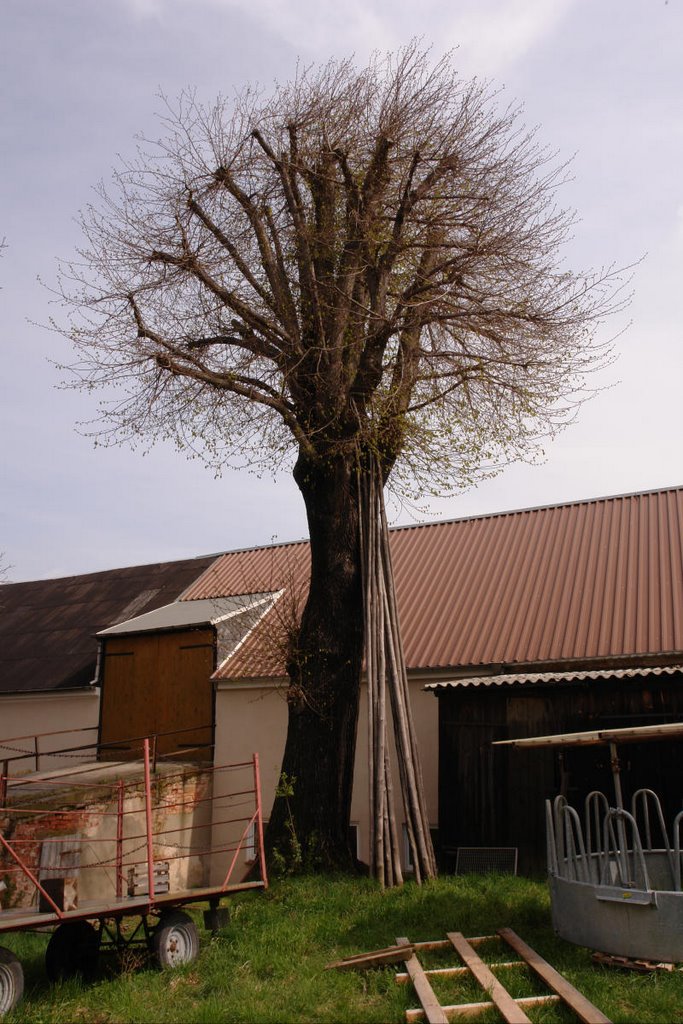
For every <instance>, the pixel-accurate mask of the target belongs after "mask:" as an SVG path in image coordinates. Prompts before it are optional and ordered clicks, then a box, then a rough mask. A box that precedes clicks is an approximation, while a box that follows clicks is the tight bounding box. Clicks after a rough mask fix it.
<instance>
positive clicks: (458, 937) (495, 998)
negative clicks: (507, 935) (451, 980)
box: [448, 932, 531, 1024]
mask: <svg viewBox="0 0 683 1024" xmlns="http://www.w3.org/2000/svg"><path fill="white" fill-rule="evenodd" d="M448 939H449V941H450V942H451V943H452V944H453V946H454V948H455V949H456V950H457V952H458V953H459V954H460V956H461V957H462V959H463V961H464V963H465V964H466V966H467V967H469V969H470V971H471V972H472V974H473V975H474V977H475V978H476V979H477V981H478V982H479V984H480V985H481V987H482V988H483V989H484V991H485V992H487V993H488V995H489V996H490V997H491V1000H492V1002H493V1003H494V1005H495V1006H496V1009H497V1010H498V1012H499V1013H500V1015H501V1016H502V1018H503V1020H504V1021H506V1024H531V1021H530V1020H529V1018H528V1017H527V1015H526V1014H525V1012H524V1010H522V1008H521V1007H520V1006H519V1005H518V1004H517V1003H516V1002H515V1000H514V999H513V998H512V996H511V995H510V993H509V992H508V990H507V989H506V988H504V986H503V985H501V983H500V982H499V981H498V978H497V977H496V976H495V974H494V973H493V971H492V970H491V969H490V968H489V967H487V965H486V964H485V963H484V961H483V960H482V959H481V957H479V956H477V954H476V953H475V951H474V949H473V948H472V946H471V945H470V944H469V942H468V941H467V939H466V938H465V936H464V935H463V934H462V932H448Z"/></svg>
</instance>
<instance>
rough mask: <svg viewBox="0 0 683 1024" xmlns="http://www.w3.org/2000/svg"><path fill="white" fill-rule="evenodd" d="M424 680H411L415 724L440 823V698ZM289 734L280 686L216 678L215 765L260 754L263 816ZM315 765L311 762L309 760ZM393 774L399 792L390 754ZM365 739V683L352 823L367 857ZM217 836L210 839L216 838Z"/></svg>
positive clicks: (432, 808) (431, 804) (399, 812)
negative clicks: (425, 689) (437, 698)
mask: <svg viewBox="0 0 683 1024" xmlns="http://www.w3.org/2000/svg"><path fill="white" fill-rule="evenodd" d="M423 686H424V683H423V682H422V681H419V682H417V681H412V682H411V683H410V693H411V702H412V707H413V715H414V719H415V729H416V732H417V737H418V744H419V749H420V753H421V757H422V770H423V775H424V784H425V792H426V798H427V806H428V810H429V821H430V825H431V826H432V827H436V826H437V824H438V788H437V776H438V703H437V701H436V699H435V697H434V695H433V694H431V693H426V692H425V691H424V690H423ZM286 735H287V702H286V700H285V696H284V689H283V688H282V687H276V686H273V685H272V684H269V683H263V684H259V683H248V684H244V683H232V682H225V683H219V684H218V687H217V691H216V764H226V763H234V762H238V761H245V760H248V759H249V758H250V757H251V756H252V754H253V753H254V752H257V753H258V754H259V760H260V765H261V785H262V795H263V815H264V818H265V819H266V820H267V819H268V817H269V815H270V811H271V807H272V804H273V797H274V792H275V787H276V785H277V782H278V779H279V777H280V767H281V764H282V755H283V752H284V748H285V738H286ZM311 770H312V771H314V770H315V765H311ZM393 778H394V786H395V791H396V793H397V794H398V793H399V775H398V767H397V765H396V761H395V758H394V765H393ZM368 799H369V794H368V744H367V691H366V688H365V686H363V691H362V694H361V708H360V716H359V724H358V742H357V745H356V762H355V775H354V788H353V797H352V803H351V822H352V824H355V825H357V826H358V833H359V835H358V839H359V843H358V853H359V856H360V859H361V860H364V861H367V860H368V857H369V850H368ZM396 817H397V821H398V822H399V827H401V826H402V823H403V821H404V816H403V808H402V807H401V805H400V798H399V801H398V806H397V807H396ZM215 842H216V838H214V843H215Z"/></svg>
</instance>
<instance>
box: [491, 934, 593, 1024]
mask: <svg viewBox="0 0 683 1024" xmlns="http://www.w3.org/2000/svg"><path fill="white" fill-rule="evenodd" d="M498 934H499V935H500V937H501V938H502V939H504V940H505V942H507V944H508V945H509V946H511V947H512V949H514V951H515V953H517V955H518V956H521V957H522V958H523V959H524V960H526V962H527V963H528V965H529V967H530V968H531V969H532V971H534V972H535V973H536V974H537V975H538V977H539V978H541V980H542V981H544V982H545V984H546V985H547V986H548V988H551V989H552V990H553V992H556V993H557V994H558V996H559V997H560V998H561V999H562V1000H563V1001H564V1002H565V1003H566V1004H567V1006H569V1007H570V1008H571V1009H572V1010H573V1011H574V1013H575V1014H576V1015H577V1017H578V1018H579V1020H580V1021H582V1022H583V1024H611V1022H610V1019H609V1017H606V1016H605V1014H604V1013H602V1011H601V1010H598V1008H597V1006H594V1005H593V1003H591V1002H590V1000H588V999H586V997H585V996H584V995H582V993H581V992H579V990H578V989H576V988H574V986H573V985H572V984H571V983H570V982H568V981H567V979H566V978H564V977H563V976H562V975H561V974H560V973H559V971H556V970H555V968H554V967H552V966H551V965H550V964H549V963H548V961H547V960H544V959H543V957H542V956H540V955H539V954H538V953H537V952H536V950H535V949H532V948H531V946H527V944H526V942H524V940H523V939H520V937H519V935H517V934H516V932H513V930H512V929H511V928H499V929H498Z"/></svg>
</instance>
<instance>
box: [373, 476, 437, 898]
mask: <svg viewBox="0 0 683 1024" xmlns="http://www.w3.org/2000/svg"><path fill="white" fill-rule="evenodd" d="M360 476H361V486H360V493H361V516H360V523H361V527H360V529H361V550H362V559H363V573H364V578H363V592H364V602H365V662H366V672H367V691H368V755H369V762H370V771H369V778H370V799H369V805H370V862H371V864H370V866H371V872H372V874H373V875H374V876H375V877H376V878H377V879H378V880H379V882H380V885H382V886H385V885H386V886H392V885H401V884H402V883H403V873H402V870H401V857H400V836H399V832H398V829H397V826H396V817H395V808H394V794H393V783H392V776H391V762H390V757H389V744H388V740H387V699H386V694H387V690H388V693H389V701H388V706H389V708H390V711H391V718H392V723H393V731H394V745H395V749H396V755H397V760H398V765H399V778H400V783H401V795H402V798H403V810H404V816H405V823H406V832H407V835H408V844H409V847H410V854H411V860H412V864H413V869H414V872H415V879H416V881H417V882H421V881H422V880H423V879H425V878H433V877H434V876H435V875H436V858H435V856H434V849H433V847H432V842H431V836H430V832H429V819H428V816H427V809H426V801H425V797H424V786H423V782H422V769H421V766H420V758H419V752H418V749H417V741H416V736H415V727H414V723H413V718H412V713H411V707H410V694H409V690H408V677H407V673H406V667H405V658H404V654H403V644H402V642H401V629H400V622H399V616H398V605H397V602H396V592H395V588H394V578H393V568H392V562H391V552H390V548H389V528H388V524H387V518H386V512H385V508H384V496H383V481H382V476H381V470H380V468H379V464H378V462H377V460H376V459H373V462H372V466H371V467H370V471H367V470H366V472H364V473H362V474H360Z"/></svg>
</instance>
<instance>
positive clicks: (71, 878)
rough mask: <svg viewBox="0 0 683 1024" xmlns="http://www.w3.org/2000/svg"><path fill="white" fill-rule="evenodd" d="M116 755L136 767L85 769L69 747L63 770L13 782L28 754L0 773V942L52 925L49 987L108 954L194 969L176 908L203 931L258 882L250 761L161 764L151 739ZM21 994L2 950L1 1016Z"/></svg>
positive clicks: (170, 757) (256, 804)
mask: <svg viewBox="0 0 683 1024" xmlns="http://www.w3.org/2000/svg"><path fill="white" fill-rule="evenodd" d="M195 731H196V730H195ZM24 739H26V737H24ZM8 742H11V741H8ZM126 746H127V747H128V750H127V754H128V755H130V753H131V752H133V753H135V752H136V748H137V752H139V755H140V756H139V758H138V759H134V760H130V759H127V760H124V761H112V760H100V759H98V760H88V759H87V751H88V750H90V751H91V756H95V757H101V753H102V749H101V747H99V746H97V745H95V744H93V745H87V744H86V745H80V744H79V745H77V746H76V747H73V746H72V747H66V748H64V749H63V750H62V751H54V750H51V751H50V757H51V758H52V762H53V763H54V761H55V760H59V756H60V754H61V755H63V756H64V758H66V759H67V760H66V764H67V765H68V766H67V767H61V768H60V767H58V768H54V767H53V768H52V769H51V770H49V771H38V772H36V771H28V772H26V773H24V774H18V773H17V771H16V767H17V766H16V762H17V761H20V760H21V759H26V761H27V762H28V761H30V759H31V757H34V756H35V752H34V751H26V750H23V751H22V750H19V751H16V750H15V752H14V756H13V758H12V759H11V760H12V761H13V762H14V763H12V764H7V763H6V762H7V761H8V760H10V759H9V758H8V759H6V760H5V763H4V764H3V773H2V775H0V882H1V883H2V884H0V906H1V907H2V909H0V933H1V932H12V931H21V930H31V929H38V928H40V929H41V930H42V929H44V928H45V927H46V926H50V925H55V926H56V927H55V930H54V931H53V933H52V936H51V938H50V941H49V943H48V946H47V950H46V957H45V964H46V970H47V973H48V976H49V977H50V978H51V980H57V979H60V978H64V977H67V976H69V975H72V974H76V973H80V974H83V975H85V976H87V975H89V974H91V973H92V972H93V971H94V968H95V966H96V964H97V960H98V956H99V953H100V951H101V950H102V949H104V948H106V947H110V948H114V949H116V950H119V951H120V950H122V949H124V948H126V947H128V946H131V945H143V946H146V947H147V948H148V949H149V950H150V951H151V952H152V953H153V954H154V955H155V956H156V958H157V960H158V961H159V963H160V964H161V965H162V966H165V967H169V966H175V965H177V964H180V963H185V962H188V961H191V960H193V959H194V958H195V957H196V956H197V954H198V950H199V940H198V933H197V928H196V925H195V924H194V921H193V920H192V918H191V917H190V916H189V915H188V914H187V913H185V912H184V911H182V910H180V909H179V908H181V907H183V906H184V905H186V904H190V903H207V904H208V906H209V910H208V912H207V913H205V923H206V924H207V926H208V927H211V929H212V930H213V929H215V928H216V927H217V925H218V924H219V922H220V921H221V920H222V914H221V908H220V901H221V899H222V898H223V897H225V896H227V895H229V894H231V893H235V892H241V891H244V890H248V889H263V888H266V887H267V885H268V878H267V872H266V865H265V854H264V844H263V816H262V805H261V784H260V772H259V760H258V755H257V754H254V755H253V757H252V758H251V759H250V760H249V761H245V762H241V763H238V764H218V765H217V764H213V763H210V764H208V763H205V762H203V761H199V762H196V761H188V760H183V758H184V757H187V756H188V754H189V753H190V749H191V748H189V747H182V746H180V747H179V749H178V750H175V751H174V752H173V753H172V754H168V753H167V754H164V755H158V754H157V742H156V738H155V737H144V738H141V739H140V738H137V739H135V740H131V741H127V743H126ZM192 749H194V748H192ZM76 752H77V753H78V759H77V763H74V761H73V760H69V758H71V756H72V755H73V754H74V753H76ZM110 753H111V751H110ZM131 918H137V921H136V922H134V923H131V922H130V919H131ZM22 989H23V976H22V969H21V965H20V964H19V962H18V961H17V959H16V957H14V955H13V954H12V953H11V952H10V951H9V950H6V949H3V948H2V947H0V1015H2V1014H3V1013H5V1012H7V1010H8V1009H10V1008H11V1007H12V1006H14V1005H15V1004H16V1002H17V1001H18V999H19V998H20V997H21V992H22Z"/></svg>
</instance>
